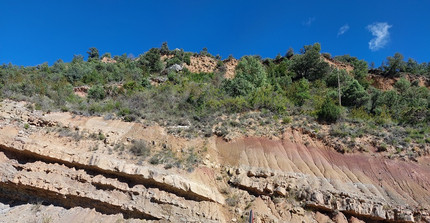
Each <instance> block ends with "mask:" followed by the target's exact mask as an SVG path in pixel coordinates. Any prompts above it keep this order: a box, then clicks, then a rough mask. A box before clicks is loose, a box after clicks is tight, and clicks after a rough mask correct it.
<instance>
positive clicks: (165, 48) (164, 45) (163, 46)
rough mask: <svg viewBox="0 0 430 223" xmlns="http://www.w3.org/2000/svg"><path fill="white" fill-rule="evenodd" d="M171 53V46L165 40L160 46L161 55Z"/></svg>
mask: <svg viewBox="0 0 430 223" xmlns="http://www.w3.org/2000/svg"><path fill="white" fill-rule="evenodd" d="M169 53H170V50H169V46H168V45H167V42H163V43H162V44H161V48H160V54H161V55H168V54H169Z"/></svg>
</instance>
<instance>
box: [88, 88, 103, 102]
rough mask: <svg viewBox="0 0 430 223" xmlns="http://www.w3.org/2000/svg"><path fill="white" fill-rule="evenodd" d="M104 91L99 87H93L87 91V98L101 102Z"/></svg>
mask: <svg viewBox="0 0 430 223" xmlns="http://www.w3.org/2000/svg"><path fill="white" fill-rule="evenodd" d="M105 96H106V94H105V90H104V88H103V87H102V86H100V85H95V86H93V87H91V88H90V90H88V98H92V99H94V100H103V99H104V98H105Z"/></svg>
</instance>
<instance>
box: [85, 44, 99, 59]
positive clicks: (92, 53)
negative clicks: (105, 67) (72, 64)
mask: <svg viewBox="0 0 430 223" xmlns="http://www.w3.org/2000/svg"><path fill="white" fill-rule="evenodd" d="M87 53H88V61H91V60H98V59H99V57H100V54H99V50H98V49H97V48H95V47H91V48H90V49H89V50H88V52H87Z"/></svg>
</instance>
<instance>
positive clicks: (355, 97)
mask: <svg viewBox="0 0 430 223" xmlns="http://www.w3.org/2000/svg"><path fill="white" fill-rule="evenodd" d="M368 100H369V94H368V93H367V92H366V90H365V89H364V87H363V86H361V85H360V83H358V81H357V80H352V81H350V82H349V83H347V85H346V86H345V88H343V89H342V105H346V106H354V107H361V106H363V105H366V103H367V102H368Z"/></svg>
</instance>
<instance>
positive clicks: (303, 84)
mask: <svg viewBox="0 0 430 223" xmlns="http://www.w3.org/2000/svg"><path fill="white" fill-rule="evenodd" d="M309 89H310V84H309V81H308V80H306V79H305V78H302V79H300V81H298V82H294V84H293V86H292V90H291V92H292V99H293V101H294V102H295V103H296V104H297V105H299V106H302V105H303V104H304V103H305V101H306V100H308V99H310V98H311V94H310V91H309Z"/></svg>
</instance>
